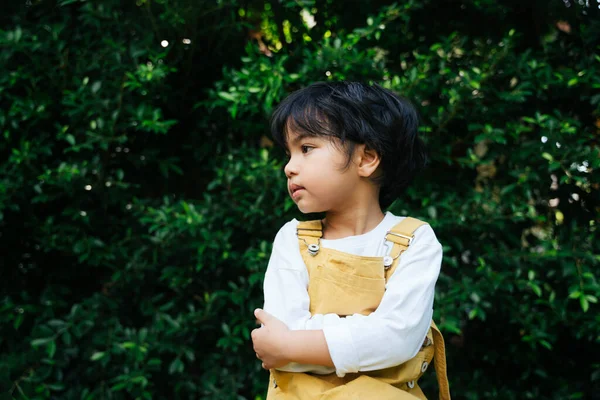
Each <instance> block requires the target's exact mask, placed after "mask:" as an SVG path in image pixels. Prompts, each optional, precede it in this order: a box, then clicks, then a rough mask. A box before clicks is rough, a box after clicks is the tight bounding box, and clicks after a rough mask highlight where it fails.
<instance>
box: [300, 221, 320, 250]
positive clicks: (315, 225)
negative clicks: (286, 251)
mask: <svg viewBox="0 0 600 400" xmlns="http://www.w3.org/2000/svg"><path fill="white" fill-rule="evenodd" d="M296 233H297V235H298V240H300V243H301V244H306V245H310V244H318V243H319V239H320V238H321V237H322V236H323V225H322V224H321V220H320V219H316V220H314V221H302V222H298V227H297V228H296Z"/></svg>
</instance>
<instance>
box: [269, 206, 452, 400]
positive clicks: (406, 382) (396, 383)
mask: <svg viewBox="0 0 600 400" xmlns="http://www.w3.org/2000/svg"><path fill="white" fill-rule="evenodd" d="M424 224H425V222H422V221H419V220H417V219H414V218H410V217H409V218H405V219H404V220H402V221H401V222H400V223H398V224H397V225H396V226H394V228H392V229H391V230H390V231H388V232H387V234H386V236H385V239H386V240H388V241H390V242H392V243H393V248H392V250H391V252H390V254H389V256H386V257H365V256H357V255H353V254H349V253H344V252H341V251H338V250H334V249H327V248H320V247H319V239H320V238H321V236H322V226H321V221H318V220H317V221H307V222H300V223H299V224H298V228H297V233H298V240H299V245H300V253H301V254H302V258H303V259H304V262H305V264H306V268H307V270H308V274H309V286H308V295H309V297H310V313H311V315H315V314H328V313H334V314H338V315H340V316H346V315H352V314H363V315H369V314H370V313H372V312H373V311H375V310H376V309H377V307H378V306H379V303H380V302H381V299H382V297H383V294H384V292H385V283H386V281H387V279H388V278H389V277H390V276H391V275H392V274H393V273H394V270H395V269H396V267H397V265H398V261H399V259H400V255H401V254H402V252H404V251H405V250H406V249H407V248H408V246H409V245H410V242H411V241H412V238H413V233H414V231H415V230H416V229H417V228H418V227H420V226H421V225H424ZM434 356H435V357H434ZM432 359H433V360H434V366H435V371H436V375H437V381H438V386H439V391H440V395H439V398H440V400H450V390H449V385H448V378H447V375H446V354H445V347H444V339H443V337H442V334H441V333H440V331H439V329H438V328H437V326H436V325H435V323H434V322H433V321H432V322H431V327H430V329H429V331H428V332H427V337H426V338H425V341H424V342H423V346H422V347H421V349H420V350H419V352H418V353H417V355H416V356H415V357H414V358H412V359H410V360H409V361H407V362H405V363H403V364H401V365H398V366H395V367H390V368H386V369H382V370H377V371H369V372H359V373H351V374H346V375H345V376H344V377H343V378H340V377H338V376H337V375H336V374H335V373H332V374H328V375H318V374H313V373H299V372H283V371H277V370H274V369H272V370H271V371H270V372H271V373H270V377H269V390H268V394H267V400H317V399H319V400H417V399H425V400H426V397H425V395H424V394H423V392H422V391H421V389H420V387H419V385H418V384H417V380H418V379H419V378H420V377H421V375H423V373H424V372H425V370H426V369H427V367H428V366H429V364H430V363H431V361H432Z"/></svg>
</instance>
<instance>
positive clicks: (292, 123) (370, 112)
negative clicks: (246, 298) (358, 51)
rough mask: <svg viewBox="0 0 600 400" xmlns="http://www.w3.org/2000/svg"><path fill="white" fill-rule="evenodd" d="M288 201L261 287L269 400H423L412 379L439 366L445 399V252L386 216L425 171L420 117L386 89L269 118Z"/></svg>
mask: <svg viewBox="0 0 600 400" xmlns="http://www.w3.org/2000/svg"><path fill="white" fill-rule="evenodd" d="M271 129H272V134H273V137H274V138H275V140H276V142H277V143H278V144H280V145H281V146H283V147H284V148H285V149H286V152H287V154H288V156H289V161H288V163H287V165H286V166H285V175H286V177H287V181H288V191H289V194H290V196H291V197H292V199H293V200H294V202H295V203H296V205H297V206H298V208H299V210H300V211H301V212H302V213H324V218H323V219H322V220H316V221H308V222H299V221H297V220H296V219H294V220H292V221H290V222H288V223H287V224H285V225H284V226H283V227H282V228H281V229H280V231H279V232H278V233H277V236H276V237H275V241H274V243H273V251H272V254H271V258H270V260H269V265H268V267H267V272H266V275H265V282H264V295H265V304H264V310H260V309H257V310H256V311H255V316H256V318H257V319H258V320H259V321H260V322H261V324H262V326H261V327H260V328H258V329H255V330H254V331H253V332H252V341H253V344H254V350H255V352H256V356H257V357H258V358H259V359H260V360H261V361H262V366H263V368H265V369H269V370H270V371H271V376H270V384H269V391H268V395H267V399H269V400H270V399H285V400H288V399H289V400H291V399H302V400H312V399H329V400H336V399H339V400H341V399H373V400H375V399H377V400H387V399H390V400H391V399H417V398H420V399H425V396H424V395H423V392H422V391H421V390H420V388H419V386H418V384H416V380H417V379H418V378H419V377H420V376H421V375H422V374H423V372H425V370H426V369H427V367H428V365H429V363H430V362H431V360H432V358H433V356H434V354H435V356H436V357H435V359H434V361H435V369H436V375H437V377H438V383H439V386H440V398H441V399H449V398H450V394H449V390H448V383H447V378H446V368H445V352H444V343H443V339H442V336H441V334H440V333H439V330H437V328H436V327H435V324H433V322H432V314H433V308H432V307H433V299H434V288H435V282H436V280H437V278H438V275H439V272H440V265H441V261H442V246H441V245H440V243H439V242H438V240H437V238H436V236H435V234H434V232H433V230H432V229H431V227H430V226H429V225H428V224H426V223H424V222H422V221H419V220H417V219H414V218H408V217H401V216H395V215H393V214H391V213H390V212H386V213H384V212H383V210H385V208H386V207H388V206H389V205H390V204H391V203H392V202H393V201H394V200H395V199H396V198H397V197H398V196H399V195H400V194H401V193H402V192H403V191H404V190H405V189H406V187H407V186H408V184H409V183H410V182H411V180H412V179H413V177H414V176H415V175H416V173H417V172H418V171H419V170H420V169H422V168H423V167H424V166H425V163H426V154H425V148H424V145H423V143H422V141H421V140H420V139H419V138H418V135H417V132H418V117H417V113H416V111H415V109H414V108H413V107H412V106H411V105H410V104H409V103H408V102H407V101H406V100H403V99H402V98H399V97H398V96H396V95H394V94H393V93H392V92H390V91H389V90H386V89H383V88H382V87H380V86H377V85H373V86H369V85H366V84H362V83H356V82H334V83H330V82H328V83H315V84H313V85H311V86H308V87H306V88H304V89H301V90H299V91H297V92H295V93H293V94H291V95H290V96H289V97H287V98H286V99H285V100H284V101H283V102H282V103H281V104H280V105H279V107H278V108H277V109H276V110H275V112H274V114H273V117H272V125H271Z"/></svg>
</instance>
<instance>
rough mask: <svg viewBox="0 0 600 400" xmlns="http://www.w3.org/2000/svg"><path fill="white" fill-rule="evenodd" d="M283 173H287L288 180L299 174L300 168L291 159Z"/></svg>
mask: <svg viewBox="0 0 600 400" xmlns="http://www.w3.org/2000/svg"><path fill="white" fill-rule="evenodd" d="M283 172H284V173H285V176H286V177H287V178H288V179H289V178H290V177H292V176H293V175H296V174H297V173H298V167H297V166H296V164H295V163H294V162H293V160H292V159H291V158H290V160H289V161H288V162H287V164H285V167H284V168H283Z"/></svg>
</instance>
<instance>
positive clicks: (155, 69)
mask: <svg viewBox="0 0 600 400" xmlns="http://www.w3.org/2000/svg"><path fill="white" fill-rule="evenodd" d="M586 4H587V6H586ZM3 7H4V8H5V12H3V13H2V14H1V15H0V21H1V25H0V29H1V30H0V49H1V51H0V70H1V71H2V73H1V74H0V133H1V135H2V139H1V141H0V154H2V156H3V157H2V158H1V159H0V245H1V249H2V257H1V259H2V268H1V274H2V275H1V279H0V288H1V292H0V355H1V356H0V393H2V394H3V396H7V397H8V398H15V399H26V398H28V399H50V398H56V399H58V398H60V399H129V398H136V399H138V398H139V399H150V398H188V399H192V398H195V399H259V398H263V397H264V392H265V384H266V382H265V381H266V373H265V372H264V371H262V370H261V369H260V366H259V364H258V363H257V362H256V359H255V358H254V354H253V352H252V350H251V345H250V342H249V331H250V330H251V329H252V328H253V327H254V318H253V317H252V310H253V309H254V308H255V307H257V306H260V305H261V304H262V292H261V285H262V278H263V274H264V270H265V267H266V263H267V260H268V256H269V252H270V243H271V240H272V238H273V237H274V235H275V233H276V231H277V229H278V228H279V227H280V226H281V224H283V223H284V222H285V221H287V220H288V219H290V218H292V217H295V216H298V215H297V211H296V210H295V209H294V207H293V204H292V202H291V201H290V200H289V199H288V198H287V195H286V192H285V183H284V179H283V173H282V171H281V169H282V162H283V157H282V154H281V152H280V151H279V150H277V149H275V148H273V147H272V142H271V141H270V140H269V138H268V116H269V114H270V112H271V110H272V109H273V107H274V105H276V104H277V102H278V101H280V100H281V99H282V98H283V97H285V95H286V94H287V93H289V92H291V91H292V90H294V89H297V88H300V87H302V86H305V85H307V84H309V83H311V82H314V81H317V80H334V79H335V80H337V79H348V80H368V81H374V82H379V83H381V84H383V85H384V86H386V87H388V88H390V89H393V90H395V91H397V92H398V93H400V94H402V95H404V96H406V97H408V98H410V99H412V100H413V101H414V103H415V104H416V105H417V107H418V108H419V111H420V113H421V117H422V121H423V125H422V131H423V135H424V138H425V139H426V141H427V143H428V145H429V148H430V151H431V155H432V164H431V166H430V168H429V170H428V171H427V172H426V173H424V174H423V175H422V176H421V179H420V180H419V181H418V182H417V183H416V184H415V185H414V186H413V187H412V188H411V190H410V191H409V192H408V193H407V194H406V196H405V197H403V198H402V199H400V200H399V201H397V202H396V203H395V204H394V205H393V206H392V208H391V209H392V211H394V212H396V213H400V214H410V215H413V216H415V217H419V218H424V219H426V220H428V221H429V222H430V223H431V224H432V226H433V227H434V229H435V230H436V233H437V235H438V237H439V239H440V241H441V242H442V243H443V244H444V249H445V257H444V267H443V274H442V276H441V278H440V281H439V284H438V287H437V297H436V312H435V317H436V320H437V321H439V325H440V327H441V328H442V330H443V331H444V332H445V335H446V341H447V343H448V362H449V374H450V380H451V385H452V390H453V394H454V397H455V398H458V399H487V398H499V399H527V398H535V399H576V398H593V397H594V396H597V393H598V390H599V389H600V384H599V379H600V363H599V361H598V358H597V357H594V356H593V355H594V354H600V345H599V342H600V339H599V338H600V336H599V335H598V331H599V328H600V319H599V317H598V315H600V314H598V308H597V307H598V305H597V298H598V296H599V291H600V288H599V284H598V264H599V261H600V248H599V245H598V241H597V240H594V239H596V238H597V237H598V233H597V230H598V223H599V222H600V221H599V219H598V215H599V210H600V204H599V200H600V199H599V193H600V186H599V182H600V180H599V179H598V178H599V175H598V171H599V167H600V162H599V158H600V157H599V148H598V145H599V138H600V136H599V133H600V132H599V129H600V105H599V104H600V94H599V93H600V92H599V91H598V89H599V88H600V73H599V72H600V71H599V70H600V49H599V47H598V43H600V23H599V21H600V19H599V17H600V13H599V10H598V4H596V2H595V1H592V0H590V1H585V2H583V1H580V2H572V1H570V0H565V1H564V2H561V1H554V2H552V1H551V2H547V1H546V2H542V1H531V2H521V1H504V2H497V1H492V0H471V1H465V2H462V3H459V2H454V1H450V0H437V1H431V0H423V1H413V0H408V1H402V2H398V3H392V2H389V1H382V0H372V1H371V0H369V1H361V2H350V3H348V2H341V1H332V0H302V1H300V0H298V1H290V0H267V1H255V0H249V1H242V0H218V1H208V0H201V1H189V0H188V1H186V0H179V1H174V2H167V1H166V0H154V1H151V0H138V1H137V2H135V3H134V2H119V1H115V0H101V1H94V2H92V1H85V0H60V1H41V0H31V1H27V2H23V1H19V2H10V3H7V4H4V5H3ZM313 25H314V26H313ZM163 40H166V41H168V45H167V46H166V47H163V46H162V45H161V42H162V41H163ZM165 44H166V43H165ZM425 390H426V392H427V393H429V394H430V395H431V396H432V397H434V396H435V384H434V376H433V373H432V374H429V376H427V377H426V378H425Z"/></svg>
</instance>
